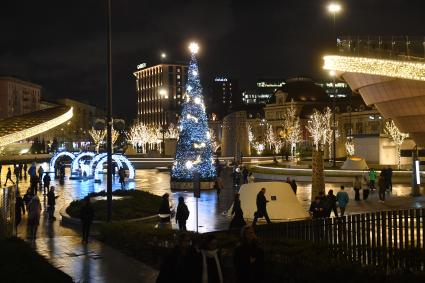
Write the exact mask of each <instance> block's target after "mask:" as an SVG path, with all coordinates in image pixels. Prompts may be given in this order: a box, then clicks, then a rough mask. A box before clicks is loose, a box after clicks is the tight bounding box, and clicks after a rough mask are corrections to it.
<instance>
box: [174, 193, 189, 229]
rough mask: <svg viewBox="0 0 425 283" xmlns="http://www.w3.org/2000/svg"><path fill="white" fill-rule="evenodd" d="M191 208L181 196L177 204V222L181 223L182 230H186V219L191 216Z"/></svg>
mask: <svg viewBox="0 0 425 283" xmlns="http://www.w3.org/2000/svg"><path fill="white" fill-rule="evenodd" d="M189 214H190V212H189V209H188V208H187V205H186V204H185V203H184V198H183V197H179V204H178V205H177V212H176V223H177V224H179V230H180V231H186V221H187V219H188V218H189Z"/></svg>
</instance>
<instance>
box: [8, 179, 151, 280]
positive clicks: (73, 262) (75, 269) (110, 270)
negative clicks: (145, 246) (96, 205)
mask: <svg viewBox="0 0 425 283" xmlns="http://www.w3.org/2000/svg"><path fill="white" fill-rule="evenodd" d="M2 173H3V172H2ZM13 179H14V178H13ZM2 180H3V182H4V180H5V176H2ZM14 180H15V179H14ZM52 185H55V186H56V194H57V195H58V196H59V198H58V199H57V206H56V211H55V216H56V218H57V221H54V222H49V221H47V217H46V214H45V209H46V202H47V199H46V198H45V197H44V196H43V195H42V194H41V193H39V197H40V200H41V201H42V204H43V212H42V217H41V221H40V226H39V229H38V232H37V239H36V240H35V241H31V240H29V239H28V241H29V242H31V244H32V246H33V247H34V249H35V250H36V251H37V252H38V253H40V254H41V255H43V256H44V257H46V258H47V259H48V260H49V262H50V263H51V264H53V265H54V266H55V267H57V268H59V269H60V270H62V271H63V272H65V273H67V274H68V275H70V276H71V277H72V278H73V280H74V281H75V282H85V283H86V282H91V283H121V282H130V283H132V282H134V283H136V282H137V283H153V282H155V281H156V277H157V274H158V272H157V271H156V270H155V269H153V268H151V267H149V266H147V265H145V264H143V263H142V262H140V261H137V260H135V259H134V258H132V257H129V256H126V255H125V254H123V253H121V252H120V251H118V250H116V249H113V248H111V247H109V246H107V245H104V244H102V243H101V242H98V241H96V240H92V241H90V242H89V244H87V245H84V244H82V243H81V237H80V231H79V229H78V228H77V229H76V227H68V226H64V225H62V224H61V221H60V219H61V218H60V215H59V210H60V208H61V207H63V206H65V205H68V204H69V202H70V201H71V200H72V199H73V198H74V197H73V196H74V195H75V191H74V190H73V184H72V183H69V181H67V182H65V184H64V186H60V185H59V184H56V182H52ZM28 186H29V184H28V180H27V181H25V180H23V181H22V182H21V183H20V184H19V187H20V191H21V194H22V195H23V193H24V189H23V188H27V187H28ZM82 187H83V186H82ZM94 233H96V232H94ZM18 236H19V237H21V238H23V239H27V217H26V215H25V216H23V219H22V222H21V224H20V225H19V227H18Z"/></svg>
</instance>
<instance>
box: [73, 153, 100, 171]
mask: <svg viewBox="0 0 425 283" xmlns="http://www.w3.org/2000/svg"><path fill="white" fill-rule="evenodd" d="M95 156H96V153H94V152H90V151H87V152H82V153H80V154H79V155H77V157H76V158H74V160H72V164H71V173H75V172H77V171H78V165H79V163H80V160H81V158H83V157H91V158H92V159H93V158H94V157H95ZM88 173H89V172H88Z"/></svg>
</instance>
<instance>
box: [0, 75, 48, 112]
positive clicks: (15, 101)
mask: <svg viewBox="0 0 425 283" xmlns="http://www.w3.org/2000/svg"><path fill="white" fill-rule="evenodd" d="M41 89H42V87H41V86H40V85H37V84H34V83H31V82H28V81H25V80H21V79H18V78H14V77H0V118H9V117H13V116H19V115H23V114H27V113H30V112H34V111H38V110H40V97H41Z"/></svg>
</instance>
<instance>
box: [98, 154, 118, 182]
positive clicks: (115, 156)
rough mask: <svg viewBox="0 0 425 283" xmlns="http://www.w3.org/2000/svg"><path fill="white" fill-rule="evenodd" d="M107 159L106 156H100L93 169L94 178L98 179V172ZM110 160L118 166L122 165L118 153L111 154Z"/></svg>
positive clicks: (101, 169)
mask: <svg viewBox="0 0 425 283" xmlns="http://www.w3.org/2000/svg"><path fill="white" fill-rule="evenodd" d="M107 160H108V157H107V156H104V157H102V158H101V159H100V160H99V162H97V164H96V168H95V169H94V180H95V181H100V178H99V172H101V171H103V164H104V163H105V162H106V161H107ZM112 160H113V161H115V162H116V163H117V166H118V168H121V167H122V163H121V160H120V158H119V157H118V155H116V154H112Z"/></svg>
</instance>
